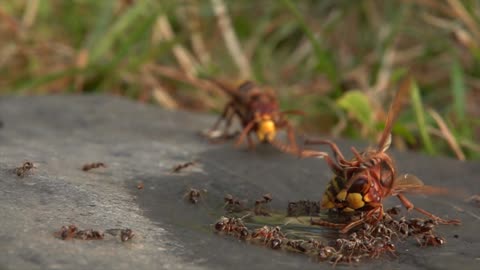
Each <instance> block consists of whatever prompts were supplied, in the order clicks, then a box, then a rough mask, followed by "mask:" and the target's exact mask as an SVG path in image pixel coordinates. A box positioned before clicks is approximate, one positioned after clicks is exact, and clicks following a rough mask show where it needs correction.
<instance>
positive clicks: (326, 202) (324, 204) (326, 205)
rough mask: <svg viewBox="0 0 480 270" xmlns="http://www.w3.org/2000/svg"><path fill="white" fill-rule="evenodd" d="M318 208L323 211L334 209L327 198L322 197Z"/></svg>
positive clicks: (333, 205)
mask: <svg viewBox="0 0 480 270" xmlns="http://www.w3.org/2000/svg"><path fill="white" fill-rule="evenodd" d="M320 207H321V208H323V209H332V208H334V207H335V204H334V203H333V202H332V201H331V200H330V199H329V198H328V196H325V195H324V196H323V198H322V203H321V204H320Z"/></svg>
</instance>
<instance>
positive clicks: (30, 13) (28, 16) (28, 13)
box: [22, 0, 40, 28]
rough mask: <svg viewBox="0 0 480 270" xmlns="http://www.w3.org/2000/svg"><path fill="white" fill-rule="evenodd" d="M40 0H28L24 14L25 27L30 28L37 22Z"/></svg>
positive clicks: (23, 22) (23, 23)
mask: <svg viewBox="0 0 480 270" xmlns="http://www.w3.org/2000/svg"><path fill="white" fill-rule="evenodd" d="M39 2H40V0H30V1H27V7H26V9H25V13H24V14H23V19H22V25H23V27H25V28H30V27H31V26H32V25H33V23H34V22H35V18H36V17H37V13H38V4H39Z"/></svg>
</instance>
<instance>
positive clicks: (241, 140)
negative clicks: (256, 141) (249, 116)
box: [235, 121, 255, 147]
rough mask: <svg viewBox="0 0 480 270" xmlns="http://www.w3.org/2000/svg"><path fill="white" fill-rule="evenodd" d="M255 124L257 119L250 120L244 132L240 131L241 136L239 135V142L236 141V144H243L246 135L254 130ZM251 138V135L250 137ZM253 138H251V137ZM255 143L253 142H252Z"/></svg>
mask: <svg viewBox="0 0 480 270" xmlns="http://www.w3.org/2000/svg"><path fill="white" fill-rule="evenodd" d="M254 125H255V121H250V123H248V124H247V125H246V126H245V127H244V128H243V130H242V133H240V136H239V137H238V140H237V142H236V143H235V146H237V147H238V146H240V144H242V142H243V140H245V137H246V136H247V135H248V134H249V133H250V131H251V130H252V128H253V126H254ZM248 138H250V137H248ZM249 140H251V138H250V139H249ZM252 143H253V142H252Z"/></svg>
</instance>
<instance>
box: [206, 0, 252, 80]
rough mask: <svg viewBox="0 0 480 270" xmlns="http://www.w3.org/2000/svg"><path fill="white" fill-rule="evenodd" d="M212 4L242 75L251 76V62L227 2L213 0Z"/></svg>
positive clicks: (244, 76) (219, 25) (224, 37)
mask: <svg viewBox="0 0 480 270" xmlns="http://www.w3.org/2000/svg"><path fill="white" fill-rule="evenodd" d="M212 6H213V10H214V12H215V15H216V16H217V19H218V27H219V28H220V31H221V32H222V35H223V39H224V40H225V44H226V45H227V48H228V50H229V52H230V55H231V56H232V58H233V60H234V61H235V64H236V65H237V67H238V69H239V71H240V77H241V78H243V79H247V78H251V75H252V71H251V69H250V63H249V62H248V59H247V57H246V56H245V54H244V53H243V51H242V49H241V47H240V43H239V41H238V38H237V36H236V34H235V31H234V30H233V27H232V23H231V20H230V17H229V15H228V13H227V9H226V7H225V3H224V2H223V0H212Z"/></svg>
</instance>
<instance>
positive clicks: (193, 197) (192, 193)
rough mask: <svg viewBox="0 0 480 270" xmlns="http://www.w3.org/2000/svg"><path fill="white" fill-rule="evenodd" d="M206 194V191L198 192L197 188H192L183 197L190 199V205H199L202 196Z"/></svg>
mask: <svg viewBox="0 0 480 270" xmlns="http://www.w3.org/2000/svg"><path fill="white" fill-rule="evenodd" d="M204 193H207V190H206V189H202V190H198V189H195V188H190V190H189V191H188V192H187V193H185V195H184V196H183V197H184V198H186V199H188V201H189V202H190V203H192V204H196V203H198V201H199V200H200V198H201V197H202V194H204Z"/></svg>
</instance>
